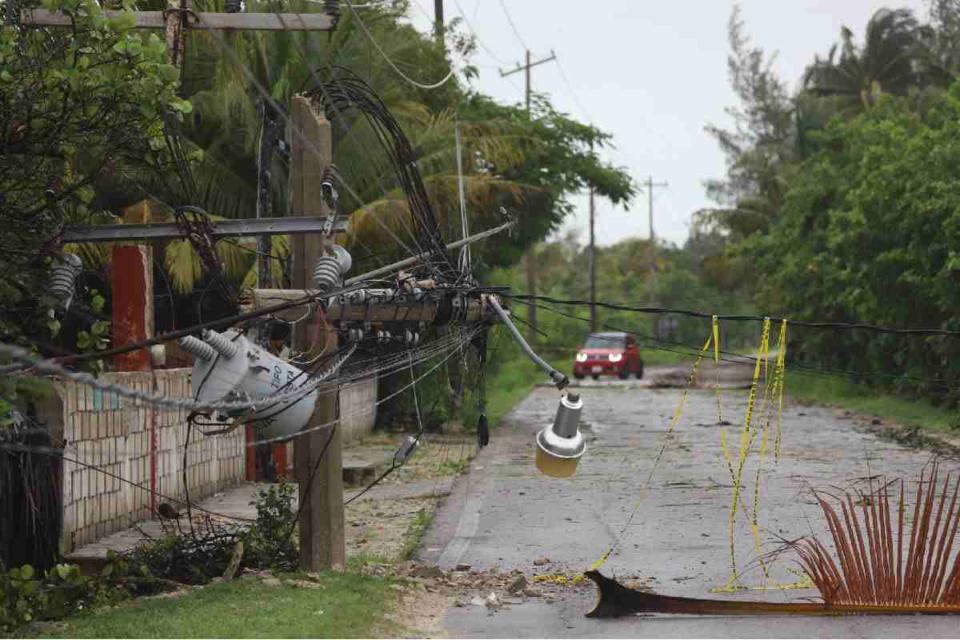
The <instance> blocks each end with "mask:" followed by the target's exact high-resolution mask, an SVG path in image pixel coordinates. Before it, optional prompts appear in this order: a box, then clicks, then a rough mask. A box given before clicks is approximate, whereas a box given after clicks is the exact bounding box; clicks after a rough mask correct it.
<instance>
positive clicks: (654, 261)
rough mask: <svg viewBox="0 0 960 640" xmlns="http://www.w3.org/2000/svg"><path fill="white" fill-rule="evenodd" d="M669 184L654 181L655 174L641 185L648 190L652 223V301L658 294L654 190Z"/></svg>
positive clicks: (648, 209) (648, 203) (650, 282)
mask: <svg viewBox="0 0 960 640" xmlns="http://www.w3.org/2000/svg"><path fill="white" fill-rule="evenodd" d="M668 186H670V185H669V184H668V183H667V182H654V181H653V176H647V182H646V183H645V184H644V185H643V186H642V187H641V188H645V189H646V190H647V214H648V221H649V224H650V240H649V245H650V246H649V247H648V253H649V259H650V280H649V281H648V285H647V287H648V288H647V296H648V298H649V300H650V302H653V301H654V298H655V297H656V295H657V289H656V278H657V237H656V235H654V232H653V190H654V189H657V188H660V187H663V188H666V187H668Z"/></svg>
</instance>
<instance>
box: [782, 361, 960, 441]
mask: <svg viewBox="0 0 960 640" xmlns="http://www.w3.org/2000/svg"><path fill="white" fill-rule="evenodd" d="M784 390H785V392H786V393H787V394H788V395H789V396H791V397H793V398H795V399H796V400H799V401H801V402H811V403H812V402H816V403H818V404H827V405H836V406H839V407H843V408H844V409H849V410H850V411H855V412H857V413H866V414H872V415H876V416H880V417H882V418H884V419H886V420H890V421H893V422H896V423H899V424H901V425H903V426H906V427H920V428H922V429H926V430H930V431H932V432H939V433H941V434H946V435H957V434H958V427H960V417H958V416H957V413H956V412H955V411H949V410H947V409H943V408H940V407H937V406H934V405H932V404H930V403H929V402H926V401H924V400H911V399H908V398H901V397H897V396H894V395H889V394H887V393H884V392H883V391H880V390H877V389H873V388H870V387H865V386H863V385H858V384H854V383H852V382H848V381H846V380H840V379H837V378H830V379H825V378H818V377H814V376H805V375H790V374H789V373H788V374H787V382H786V387H785V389H784Z"/></svg>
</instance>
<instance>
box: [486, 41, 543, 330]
mask: <svg viewBox="0 0 960 640" xmlns="http://www.w3.org/2000/svg"><path fill="white" fill-rule="evenodd" d="M556 59H557V56H556V54H555V53H554V52H553V51H550V57H548V58H541V59H540V60H532V59H531V56H530V50H529V49H527V61H526V64H520V63H519V62H518V63H517V66H516V67H515V68H513V69H511V70H510V71H504V70H503V69H501V70H500V77H501V78H505V77H507V76H510V75H513V74H515V73H519V72H520V71H523V72H524V78H525V80H526V82H525V88H524V94H525V96H524V97H525V102H526V106H527V115H530V93H531V91H530V69H532V68H534V67H536V66H538V65H541V64H544V63H547V62H550V61H551V60H556ZM527 227H528V232H529V224H528V225H527ZM523 261H524V266H525V268H526V272H527V293H528V294H529V295H536V294H537V255H536V247H535V246H534V244H532V243H531V245H530V248H529V249H527V253H526V254H525V255H524V257H523ZM527 324H529V325H530V328H529V329H528V331H529V334H528V335H529V337H528V341H529V342H535V341H536V339H537V307H536V301H534V300H531V301H530V304H529V305H528V306H527Z"/></svg>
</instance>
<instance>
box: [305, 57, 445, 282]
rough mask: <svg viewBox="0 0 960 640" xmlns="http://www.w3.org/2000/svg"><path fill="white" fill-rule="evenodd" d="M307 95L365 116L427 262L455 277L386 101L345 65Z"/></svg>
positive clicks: (412, 157)
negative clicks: (393, 179) (411, 221)
mask: <svg viewBox="0 0 960 640" xmlns="http://www.w3.org/2000/svg"><path fill="white" fill-rule="evenodd" d="M307 95H309V96H310V97H311V98H313V99H315V100H318V101H319V102H320V103H321V104H322V106H323V109H324V111H326V112H327V113H330V114H334V115H335V117H337V118H343V117H344V114H345V113H348V112H350V111H357V112H359V113H361V114H362V115H363V116H364V118H365V119H366V121H367V124H369V126H370V129H371V130H372V131H373V132H374V135H375V136H376V139H377V141H378V142H379V143H380V146H381V147H382V148H383V150H384V152H385V153H386V155H387V158H388V159H389V162H390V166H391V167H392V169H393V172H394V174H395V175H396V177H397V182H398V183H399V184H400V187H401V188H402V189H403V192H404V194H405V195H406V198H407V204H408V206H409V207H410V215H411V217H412V218H413V220H414V224H415V225H416V228H417V233H418V234H419V235H420V238H416V239H415V240H416V243H417V246H418V248H420V250H421V252H427V253H429V254H430V255H429V257H428V258H427V259H426V261H425V265H426V266H427V268H428V269H429V270H430V271H431V272H432V273H433V274H434V275H435V276H438V277H439V278H440V279H442V280H449V279H452V278H454V277H456V269H455V268H454V266H453V263H452V262H451V260H450V257H449V256H448V255H447V252H446V248H445V247H444V243H443V238H442V236H441V234H440V226H439V225H438V223H437V218H436V215H435V214H434V211H433V207H432V206H431V205H430V199H429V198H428V197H427V190H426V187H424V184H423V178H422V177H421V176H420V170H419V168H418V167H417V156H416V151H415V150H414V148H413V145H411V144H410V140H409V139H407V136H406V134H404V132H403V129H402V128H401V127H400V124H399V123H398V122H397V120H396V119H395V118H394V117H393V115H392V114H391V113H390V111H389V109H388V108H387V106H386V105H385V104H384V102H383V100H381V99H380V97H379V96H378V95H377V94H376V93H375V92H374V90H373V89H371V88H370V86H369V85H368V84H367V83H366V82H364V81H363V80H362V79H361V78H360V77H359V76H357V75H356V74H355V73H353V72H352V71H350V70H349V69H345V68H343V67H333V68H332V69H331V74H330V78H329V79H327V80H320V79H319V78H318V79H317V86H316V87H315V88H314V89H313V90H311V91H309V92H307Z"/></svg>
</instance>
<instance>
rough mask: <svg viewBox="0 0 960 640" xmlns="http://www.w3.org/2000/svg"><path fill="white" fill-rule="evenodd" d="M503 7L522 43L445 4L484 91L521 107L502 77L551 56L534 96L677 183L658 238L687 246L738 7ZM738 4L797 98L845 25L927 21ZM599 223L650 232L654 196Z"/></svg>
mask: <svg viewBox="0 0 960 640" xmlns="http://www.w3.org/2000/svg"><path fill="white" fill-rule="evenodd" d="M502 3H503V5H505V6H506V8H507V11H509V15H510V17H511V18H512V20H513V23H514V24H515V25H516V30H517V32H518V33H519V37H518V36H517V35H516V34H515V33H514V31H513V29H511V27H510V23H509V22H508V19H507V16H506V14H505V12H504V9H503V7H502V6H501V0H445V7H446V18H447V20H448V21H449V20H451V19H453V18H455V17H459V16H461V15H462V14H461V11H462V12H463V13H465V14H466V19H467V22H468V23H469V26H470V27H472V30H473V31H474V32H475V33H476V35H477V37H478V39H479V41H480V46H478V50H477V53H476V55H475V56H474V58H473V62H474V64H475V65H477V66H478V67H479V71H480V77H479V79H478V80H476V81H475V86H476V87H477V88H478V89H479V90H481V91H483V92H484V93H486V94H489V95H492V96H494V97H496V98H497V99H499V100H502V101H505V102H519V101H522V100H523V73H517V74H514V75H512V76H509V77H507V78H501V77H500V73H499V70H498V68H500V67H503V68H508V67H512V66H514V65H515V64H516V62H517V61H520V60H522V59H523V57H524V48H525V46H526V47H529V48H530V50H531V51H532V55H533V57H534V59H539V58H541V57H544V56H549V54H550V51H551V50H553V51H554V52H555V53H556V55H557V58H558V59H559V64H557V63H554V62H550V63H547V64H544V65H541V66H538V67H536V68H534V69H533V89H534V91H537V92H545V93H548V94H549V95H550V96H551V98H552V100H553V103H554V105H556V107H557V108H559V109H560V110H561V111H566V112H568V113H570V114H572V115H575V116H578V117H579V118H581V119H588V120H589V121H591V122H593V123H594V124H596V125H597V126H599V127H600V128H602V129H604V130H606V131H608V132H610V133H612V134H613V136H614V141H615V143H616V146H617V149H616V150H614V151H612V152H611V153H610V154H609V157H610V159H611V160H613V161H614V162H616V163H617V164H619V165H622V166H624V167H626V168H627V169H628V170H629V172H630V174H631V175H632V176H633V177H634V178H635V179H636V180H637V181H640V180H645V179H646V176H647V175H652V176H653V178H654V180H657V181H666V182H669V188H667V189H657V190H655V194H656V195H655V199H654V216H655V219H654V228H655V230H656V233H657V235H658V237H661V238H666V239H667V240H670V241H673V242H677V243H681V242H683V240H684V239H685V238H686V236H687V232H688V228H689V222H690V215H691V214H692V213H693V212H694V211H696V210H697V209H700V208H702V207H705V206H708V205H709V204H710V203H709V201H708V200H707V198H706V196H705V194H704V188H703V181H704V180H705V179H707V178H712V177H721V176H723V174H724V157H723V155H722V154H721V153H720V151H719V149H718V148H717V145H716V143H715V142H714V141H713V139H712V138H710V137H709V136H708V135H707V134H706V133H705V132H704V125H705V124H707V123H713V124H718V125H725V124H727V123H728V120H727V117H726V115H725V113H724V108H725V107H727V106H728V105H731V104H733V103H734V96H733V94H732V92H731V90H730V86H729V83H728V80H727V67H726V58H727V50H728V47H727V22H728V20H729V17H730V12H731V9H732V7H733V4H734V3H733V2H732V0H670V1H666V2H665V1H663V0H656V1H654V0H593V1H592V2H584V1H583V0H579V1H574V0H502ZM412 5H413V6H412V12H413V16H412V18H413V21H414V23H415V24H416V25H417V26H418V27H421V28H428V27H429V20H430V19H432V18H431V16H432V15H433V2H432V1H431V0H413V1H412ZM740 6H741V10H742V16H743V19H744V22H745V29H746V33H747V34H748V35H749V36H750V38H751V39H752V41H753V42H754V43H756V44H757V45H759V46H761V47H762V48H763V49H764V50H765V51H766V52H767V53H774V52H776V53H777V57H776V61H775V69H776V70H777V71H778V72H779V73H780V75H781V78H783V79H784V80H786V81H787V83H788V86H789V87H791V89H792V88H795V87H796V86H797V85H798V83H799V80H800V77H801V75H802V73H803V70H804V68H805V66H806V65H807V64H808V63H809V62H810V61H812V60H813V57H814V54H816V53H821V54H823V53H826V52H827V51H828V50H829V48H830V46H831V45H832V44H833V43H834V42H836V41H837V39H838V38H839V34H840V27H841V26H842V25H846V26H849V27H850V28H851V29H853V31H854V34H855V35H856V36H857V38H858V40H859V38H860V37H861V35H862V33H863V27H864V26H865V25H866V23H867V20H868V19H869V17H870V16H871V15H872V14H873V12H874V11H876V10H877V9H878V8H881V7H884V6H886V7H892V8H896V7H903V6H906V7H909V8H911V9H913V10H914V11H915V12H916V13H917V15H918V17H921V18H925V17H926V2H925V0H907V1H902V2H893V3H885V2H882V1H881V0H741V2H740ZM521 39H522V43H521ZM564 76H566V80H565V78H564ZM422 80H434V79H428V78H423V79H422ZM575 202H576V205H577V212H576V214H575V215H574V216H573V217H571V218H570V219H569V220H568V222H567V223H566V225H565V227H564V230H566V229H576V230H578V231H579V233H580V238H581V239H582V240H583V241H585V240H586V233H587V232H586V229H587V199H586V197H580V198H577V199H576V200H575ZM598 216H599V218H598V225H597V240H598V242H599V243H600V244H610V243H613V242H616V241H618V240H621V239H623V238H626V237H630V236H636V235H643V236H645V235H646V234H647V233H648V230H649V227H648V225H647V205H646V194H641V196H640V197H639V198H638V199H637V200H636V201H635V202H634V203H633V204H632V205H631V206H630V209H629V211H625V210H623V208H619V207H618V208H614V207H613V206H612V205H611V204H609V203H607V202H600V203H599V206H598Z"/></svg>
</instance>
